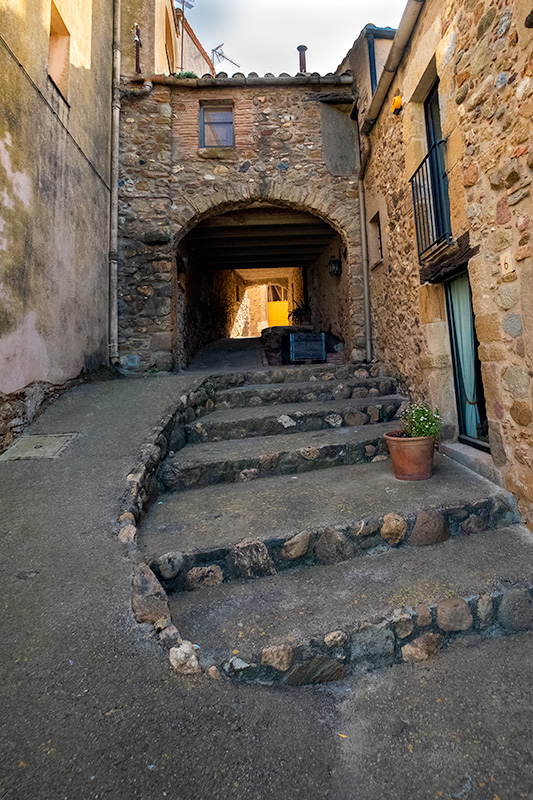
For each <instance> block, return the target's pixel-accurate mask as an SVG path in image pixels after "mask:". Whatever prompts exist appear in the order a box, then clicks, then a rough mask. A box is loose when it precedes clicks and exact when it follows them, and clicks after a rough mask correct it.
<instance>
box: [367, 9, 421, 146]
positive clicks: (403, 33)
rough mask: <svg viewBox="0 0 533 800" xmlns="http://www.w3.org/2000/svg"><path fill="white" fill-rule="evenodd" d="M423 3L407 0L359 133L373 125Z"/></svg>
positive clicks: (370, 128) (369, 129)
mask: <svg viewBox="0 0 533 800" xmlns="http://www.w3.org/2000/svg"><path fill="white" fill-rule="evenodd" d="M423 5H424V0H408V3H407V6H406V7H405V11H404V12H403V16H402V19H401V21H400V24H399V26H398V30H397V31H396V35H395V37H394V40H393V42H392V47H391V49H390V51H389V55H388V57H387V61H386V62H385V66H384V67H383V72H382V73H381V77H380V79H379V83H378V86H377V89H376V91H375V92H374V95H373V97H372V102H371V103H370V107H369V108H368V111H367V112H366V116H365V121H364V122H363V126H362V128H361V133H363V134H368V133H370V131H371V130H372V128H373V127H374V123H375V122H376V120H377V118H378V115H379V112H380V111H381V107H382V105H383V103H384V101H385V98H386V96H387V93H388V91H389V89H390V85H391V83H392V81H393V78H394V76H395V74H396V70H397V69H398V66H399V64H400V61H401V60H402V56H403V54H404V51H405V48H406V46H407V42H408V41H409V39H410V37H411V34H412V32H413V28H414V27H415V24H416V21H417V19H418V16H419V14H420V12H421V11H422V6H423Z"/></svg>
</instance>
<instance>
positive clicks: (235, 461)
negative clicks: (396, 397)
mask: <svg viewBox="0 0 533 800" xmlns="http://www.w3.org/2000/svg"><path fill="white" fill-rule="evenodd" d="M397 426H398V423H397V422H396V423H395V422H386V423H376V424H375V425H363V426H361V427H357V428H356V427H353V428H330V429H329V430H323V431H314V432H311V433H296V434H294V435H292V436H284V435H278V436H255V437H252V438H248V439H225V440H223V441H219V442H206V443H204V444H193V445H187V446H186V447H184V448H183V449H182V450H180V451H179V452H178V453H176V455H174V456H169V457H168V458H167V459H166V460H165V461H164V462H163V464H162V465H161V467H160V469H159V473H158V476H157V477H158V480H159V483H160V485H161V488H162V490H163V491H165V492H179V491H183V490H184V489H191V488H198V487H201V486H210V485H211V484H215V483H227V482H233V481H249V480H254V479H256V478H264V477H267V476H271V475H288V474H290V475H294V474H300V473H302V472H310V471H311V470H317V469H325V468H327V467H339V466H345V465H347V464H359V463H361V462H369V461H372V459H373V458H376V457H379V456H381V457H387V456H388V450H387V443H386V441H385V439H384V437H383V434H384V433H385V432H386V431H390V430H392V429H394V428H395V427H397Z"/></svg>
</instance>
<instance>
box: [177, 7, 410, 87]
mask: <svg viewBox="0 0 533 800" xmlns="http://www.w3.org/2000/svg"><path fill="white" fill-rule="evenodd" d="M406 2H407V0H372V2H361V0H194V8H192V9H186V12H185V15H186V17H187V19H188V20H189V22H190V24H191V25H192V27H193V28H194V31H195V33H196V35H197V36H198V38H199V40H200V41H201V43H202V45H203V46H204V47H205V49H206V50H207V52H208V53H209V55H211V50H212V49H213V48H214V47H217V46H218V45H220V44H222V43H223V45H224V46H223V50H224V53H226V54H227V55H228V56H229V57H230V58H231V59H232V61H235V62H236V63H237V64H239V67H240V69H237V67H235V66H234V65H233V64H230V63H228V62H227V61H224V62H222V63H220V64H215V67H216V70H217V72H222V71H223V72H227V73H228V74H229V75H231V74H232V73H234V72H244V73H245V74H247V73H249V72H257V73H258V74H259V75H264V74H265V73H266V72H272V73H274V75H279V74H280V73H281V72H288V73H289V75H294V74H296V72H298V52H297V50H296V47H297V46H298V45H299V44H305V45H307V47H308V48H309V49H308V52H307V71H308V72H320V73H321V74H323V75H324V74H326V73H327V72H334V71H335V69H336V68H337V66H338V65H339V63H340V62H341V61H342V59H343V58H344V56H345V55H346V53H347V52H348V50H349V49H350V47H351V46H352V44H353V42H354V41H355V39H357V37H358V35H359V33H360V31H361V29H362V28H364V26H365V25H366V24H368V23H369V22H372V23H374V25H377V26H378V27H387V26H390V27H392V28H396V27H398V24H399V22H400V18H401V15H402V12H403V10H404V8H405V5H406ZM180 5H181V0H180Z"/></svg>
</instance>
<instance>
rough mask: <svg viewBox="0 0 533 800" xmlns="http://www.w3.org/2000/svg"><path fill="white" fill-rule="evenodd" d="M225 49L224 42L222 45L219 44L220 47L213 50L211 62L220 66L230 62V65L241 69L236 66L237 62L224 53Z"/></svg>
mask: <svg viewBox="0 0 533 800" xmlns="http://www.w3.org/2000/svg"><path fill="white" fill-rule="evenodd" d="M223 47H224V42H222V44H219V45H218V47H214V48H213V50H211V61H212V62H213V64H220V62H221V61H229V63H230V64H233V66H234V67H237V69H240V66H239V65H238V64H236V63H235V61H232V60H231V58H230V57H229V56H227V55H226V54H225V53H224V51H223V50H222V48H223Z"/></svg>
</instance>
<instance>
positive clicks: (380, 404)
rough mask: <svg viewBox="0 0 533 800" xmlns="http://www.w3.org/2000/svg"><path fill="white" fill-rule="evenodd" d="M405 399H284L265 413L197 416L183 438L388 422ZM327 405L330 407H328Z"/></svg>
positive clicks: (202, 439)
mask: <svg viewBox="0 0 533 800" xmlns="http://www.w3.org/2000/svg"><path fill="white" fill-rule="evenodd" d="M405 400H406V398H405V397H403V396H401V395H388V396H385V397H374V398H372V399H371V400H366V399H364V398H363V399H361V400H355V399H351V400H344V401H343V402H342V403H341V402H339V401H336V402H335V403H333V402H331V403H324V404H320V405H319V404H315V403H309V404H303V403H302V404H301V405H300V407H298V405H297V404H292V403H287V404H284V405H279V406H272V407H271V408H272V411H271V413H269V414H268V415H264V414H262V415H250V414H248V415H246V416H244V415H243V416H242V418H241V419H231V418H230V419H228V418H225V417H224V416H223V417H222V418H220V417H219V416H218V415H217V417H216V418H215V419H213V420H209V419H207V420H196V421H195V422H193V423H187V424H185V439H186V441H187V442H188V443H189V444H202V443H205V442H217V441H227V440H229V439H249V438H253V437H257V436H277V435H279V434H295V433H312V432H315V431H320V430H331V429H336V428H343V427H347V428H351V427H360V426H363V425H372V424H374V423H379V422H391V421H392V420H393V419H395V418H396V417H397V416H398V414H399V413H400V411H401V408H402V405H403V404H404V403H405ZM328 405H331V406H332V407H331V408H327V406H328ZM323 406H326V407H323ZM268 408H269V409H270V407H268ZM241 410H244V409H241ZM247 410H248V409H247Z"/></svg>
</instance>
